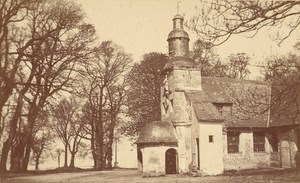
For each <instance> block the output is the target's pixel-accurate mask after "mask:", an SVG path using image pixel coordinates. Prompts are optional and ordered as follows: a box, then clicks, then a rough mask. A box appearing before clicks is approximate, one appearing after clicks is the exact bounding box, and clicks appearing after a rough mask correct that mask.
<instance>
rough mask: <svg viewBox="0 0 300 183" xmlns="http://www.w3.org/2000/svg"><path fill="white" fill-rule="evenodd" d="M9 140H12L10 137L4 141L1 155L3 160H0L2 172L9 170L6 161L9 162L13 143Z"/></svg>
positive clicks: (0, 170)
mask: <svg viewBox="0 0 300 183" xmlns="http://www.w3.org/2000/svg"><path fill="white" fill-rule="evenodd" d="M9 141H10V139H7V140H6V141H5V142H4V143H3V147H2V155H1V161H0V172H5V171H7V169H6V163H7V158H8V153H9V150H10V144H11V142H9Z"/></svg>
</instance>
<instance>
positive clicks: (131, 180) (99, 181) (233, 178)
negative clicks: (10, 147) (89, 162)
mask: <svg viewBox="0 0 300 183" xmlns="http://www.w3.org/2000/svg"><path fill="white" fill-rule="evenodd" d="M2 182H3V183H115V182H116V183H119V182H120V183H122V182H125V183H159V182H172V183H188V182H201V183H202V182H204V183H219V182H221V183H226V182H233V183H236V182H242V183H248V182H249V183H265V182H267V183H286V182H289V183H291V182H295V183H296V182H299V183H300V173H299V172H297V171H278V172H275V173H274V172H271V173H270V172H266V173H264V174H247V175H226V176H210V177H191V176H180V175H168V176H164V177H153V178H143V177H141V176H140V175H138V174H137V172H136V170H122V169H121V170H113V171H101V172H99V171H87V172H74V173H55V174H48V175H35V176H23V177H14V178H9V179H5V180H3V179H2V181H1V183H2Z"/></svg>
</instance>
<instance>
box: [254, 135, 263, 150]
mask: <svg viewBox="0 0 300 183" xmlns="http://www.w3.org/2000/svg"><path fill="white" fill-rule="evenodd" d="M253 146H254V152H265V133H264V132H253Z"/></svg>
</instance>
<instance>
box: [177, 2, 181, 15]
mask: <svg viewBox="0 0 300 183" xmlns="http://www.w3.org/2000/svg"><path fill="white" fill-rule="evenodd" d="M180 3H181V1H177V13H179V7H180V6H179V4H180Z"/></svg>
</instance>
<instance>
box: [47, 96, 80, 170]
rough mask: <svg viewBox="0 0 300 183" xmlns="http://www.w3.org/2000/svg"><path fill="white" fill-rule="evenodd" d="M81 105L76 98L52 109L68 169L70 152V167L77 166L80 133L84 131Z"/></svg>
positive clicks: (61, 102) (54, 124)
mask: <svg viewBox="0 0 300 183" xmlns="http://www.w3.org/2000/svg"><path fill="white" fill-rule="evenodd" d="M79 111H80V107H79V103H78V102H77V101H76V100H75V98H74V97H72V98H70V99H62V100H61V101H60V103H59V104H58V105H56V106H54V107H53V108H52V113H53V119H54V123H53V126H52V128H53V129H54V131H55V132H56V134H57V136H58V137H59V139H60V140H61V142H62V143H63V144H64V148H65V149H64V152H65V162H64V167H68V152H70V153H71V162H70V167H71V168H74V166H75V163H74V162H75V155H76V153H77V152H78V149H79V147H80V143H81V139H82V137H81V136H80V133H81V132H82V130H83V124H82V123H81V122H82V121H81V120H80V116H79V115H80V114H79Z"/></svg>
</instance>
